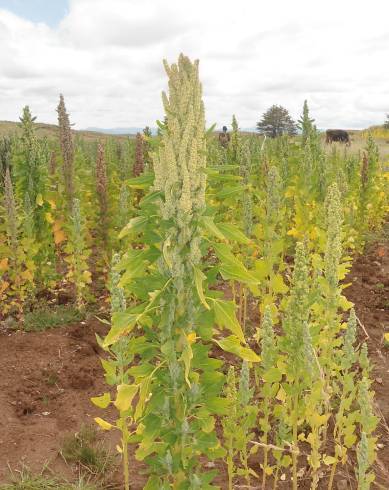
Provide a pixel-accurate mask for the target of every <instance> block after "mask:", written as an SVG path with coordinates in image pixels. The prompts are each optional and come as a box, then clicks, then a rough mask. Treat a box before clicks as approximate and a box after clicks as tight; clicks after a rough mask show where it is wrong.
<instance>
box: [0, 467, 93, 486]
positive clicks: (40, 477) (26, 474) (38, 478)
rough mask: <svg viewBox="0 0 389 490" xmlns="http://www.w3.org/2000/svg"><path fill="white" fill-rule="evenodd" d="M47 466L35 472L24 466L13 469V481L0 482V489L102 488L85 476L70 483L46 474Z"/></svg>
mask: <svg viewBox="0 0 389 490" xmlns="http://www.w3.org/2000/svg"><path fill="white" fill-rule="evenodd" d="M46 470H47V469H46V468H43V470H42V471H41V472H40V473H38V474H33V473H32V472H31V470H30V469H29V468H27V467H26V466H24V465H23V466H22V467H21V469H20V470H18V471H11V482H10V483H3V484H0V490H102V487H100V486H96V485H95V484H93V483H89V482H88V481H87V480H85V479H84V478H83V477H81V478H80V479H79V480H77V482H75V483H70V482H67V481H66V480H63V479H60V478H58V477H55V476H50V475H45V473H46Z"/></svg>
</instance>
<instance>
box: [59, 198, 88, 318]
mask: <svg viewBox="0 0 389 490" xmlns="http://www.w3.org/2000/svg"><path fill="white" fill-rule="evenodd" d="M72 209H73V212H72V216H71V219H70V224H69V227H68V233H69V239H68V242H67V243H66V246H65V252H66V254H67V256H66V258H65V261H66V262H67V264H68V273H67V279H68V280H69V282H70V283H71V284H72V285H73V287H74V299H75V303H76V305H77V308H78V309H79V310H83V309H84V308H85V304H86V299H87V297H88V284H90V283H91V282H92V279H91V273H90V271H89V268H88V263H87V260H88V257H89V255H90V251H89V250H88V249H87V247H86V243H85V232H86V230H85V224H84V220H83V217H82V215H81V209H80V201H79V199H74V202H73V205H72Z"/></svg>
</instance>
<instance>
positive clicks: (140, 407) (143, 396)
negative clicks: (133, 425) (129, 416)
mask: <svg viewBox="0 0 389 490" xmlns="http://www.w3.org/2000/svg"><path fill="white" fill-rule="evenodd" d="M151 381H152V375H150V376H147V378H144V379H143V380H142V381H141V383H140V389H139V400H138V403H137V405H136V409H135V414H134V419H135V421H136V420H138V419H139V418H140V417H142V415H143V412H144V409H145V405H146V400H147V398H148V397H149V395H150V387H151Z"/></svg>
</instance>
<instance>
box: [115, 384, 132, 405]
mask: <svg viewBox="0 0 389 490" xmlns="http://www.w3.org/2000/svg"><path fill="white" fill-rule="evenodd" d="M117 391H118V394H117V397H116V400H115V402H114V405H115V407H116V408H117V409H118V410H120V411H121V412H124V411H126V410H128V409H129V408H130V407H131V404H132V400H133V399H134V396H135V395H136V393H137V392H138V385H127V384H121V385H119V386H118V387H117Z"/></svg>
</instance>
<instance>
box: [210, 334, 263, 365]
mask: <svg viewBox="0 0 389 490" xmlns="http://www.w3.org/2000/svg"><path fill="white" fill-rule="evenodd" d="M215 342H216V343H217V344H218V345H219V347H220V348H221V349H223V350H224V351H226V352H231V354H235V355H236V356H238V357H240V358H241V359H243V360H244V361H249V362H259V361H260V360H261V358H260V357H259V356H258V355H257V354H256V353H255V352H254V351H252V350H251V349H249V348H248V347H242V345H241V344H240V342H239V339H238V337H235V335H230V336H229V337H226V338H224V339H221V340H215Z"/></svg>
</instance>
